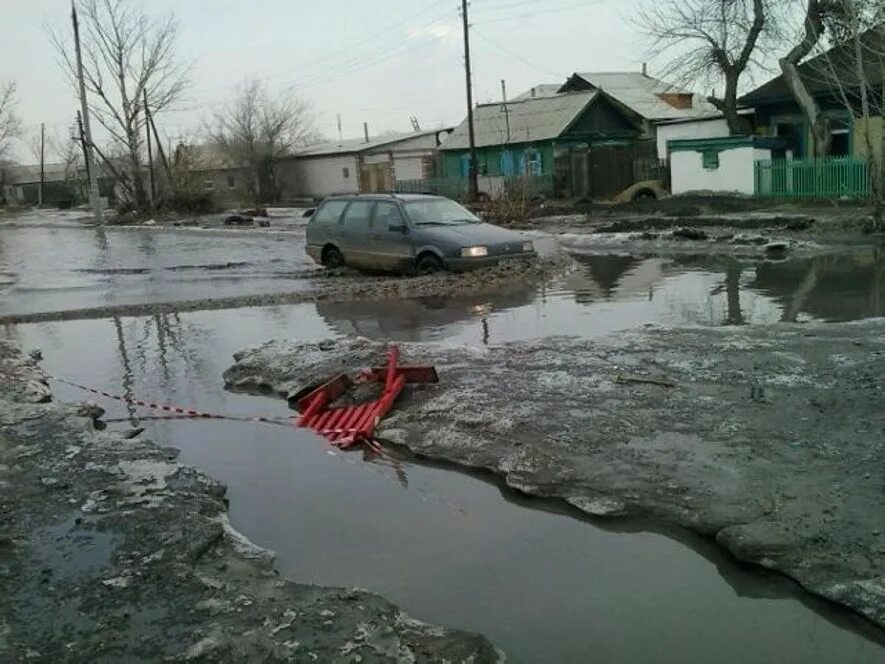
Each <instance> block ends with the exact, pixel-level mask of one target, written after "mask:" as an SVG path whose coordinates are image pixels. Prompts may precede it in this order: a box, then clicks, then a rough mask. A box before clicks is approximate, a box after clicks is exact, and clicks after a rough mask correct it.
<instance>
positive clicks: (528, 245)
mask: <svg viewBox="0 0 885 664" xmlns="http://www.w3.org/2000/svg"><path fill="white" fill-rule="evenodd" d="M534 250H535V243H534V242H532V241H531V240H529V241H528V242H523V243H522V251H523V253H528V252H530V251H534Z"/></svg>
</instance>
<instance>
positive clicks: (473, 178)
mask: <svg viewBox="0 0 885 664" xmlns="http://www.w3.org/2000/svg"><path fill="white" fill-rule="evenodd" d="M461 18H462V20H463V22H464V69H465V70H466V73H467V131H468V134H469V136H470V165H469V166H468V169H467V171H468V173H467V177H468V181H467V199H468V200H469V201H470V202H471V203H472V202H474V201H475V200H476V199H477V197H478V196H479V181H478V179H477V175H478V174H477V170H476V166H477V163H476V130H475V128H474V126H473V74H472V73H471V69H470V21H469V19H468V17H467V0H461Z"/></svg>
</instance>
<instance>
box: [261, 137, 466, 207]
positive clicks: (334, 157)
mask: <svg viewBox="0 0 885 664" xmlns="http://www.w3.org/2000/svg"><path fill="white" fill-rule="evenodd" d="M451 131H452V129H451V128H449V127H447V128H442V129H433V130H428V131H419V132H411V133H407V134H388V135H384V136H378V137H376V138H369V139H365V138H364V139H350V140H343V141H329V142H326V143H319V144H316V145H311V146H308V147H306V148H302V149H300V150H298V151H297V152H295V153H294V154H292V155H291V156H289V157H285V158H283V159H282V160H281V161H280V163H279V165H278V167H277V180H278V182H279V183H280V185H281V187H282V191H283V198H285V199H294V198H308V199H319V198H323V197H325V196H330V195H332V194H353V193H378V192H388V191H395V190H396V188H397V183H398V182H401V181H421V180H426V179H429V178H433V177H434V176H435V175H436V174H437V159H438V157H437V150H438V148H439V146H440V145H441V144H442V143H443V142H444V141H446V139H447V137H448V135H449V133H450V132H451Z"/></svg>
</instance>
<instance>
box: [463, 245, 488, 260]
mask: <svg viewBox="0 0 885 664" xmlns="http://www.w3.org/2000/svg"><path fill="white" fill-rule="evenodd" d="M488 255H489V248H488V247H464V248H463V249H461V258H482V257H483V256H488Z"/></svg>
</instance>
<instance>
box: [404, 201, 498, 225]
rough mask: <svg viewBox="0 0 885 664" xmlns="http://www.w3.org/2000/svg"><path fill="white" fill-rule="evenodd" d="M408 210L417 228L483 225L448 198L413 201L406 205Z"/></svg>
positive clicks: (470, 213)
mask: <svg viewBox="0 0 885 664" xmlns="http://www.w3.org/2000/svg"><path fill="white" fill-rule="evenodd" d="M406 210H407V211H408V213H409V218H410V219H411V220H412V223H413V224H415V225H416V226H460V225H462V224H478V223H481V222H480V220H479V219H478V218H477V217H476V216H475V215H474V214H473V213H472V212H470V211H469V210H467V209H466V208H464V207H462V206H460V205H458V204H457V203H456V202H455V201H450V200H449V199H447V198H430V199H427V200H421V201H411V202H409V203H406Z"/></svg>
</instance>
